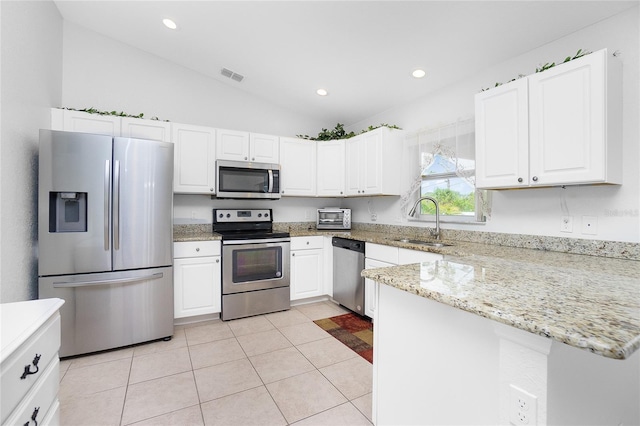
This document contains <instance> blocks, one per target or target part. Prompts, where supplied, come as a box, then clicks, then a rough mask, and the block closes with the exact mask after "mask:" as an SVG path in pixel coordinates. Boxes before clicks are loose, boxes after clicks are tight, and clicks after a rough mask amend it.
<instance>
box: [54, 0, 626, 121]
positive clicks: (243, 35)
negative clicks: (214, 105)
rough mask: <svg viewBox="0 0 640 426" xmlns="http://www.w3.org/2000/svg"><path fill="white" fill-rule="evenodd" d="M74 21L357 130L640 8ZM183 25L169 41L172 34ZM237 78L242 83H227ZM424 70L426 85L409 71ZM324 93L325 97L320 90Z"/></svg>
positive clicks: (128, 5)
mask: <svg viewBox="0 0 640 426" xmlns="http://www.w3.org/2000/svg"><path fill="white" fill-rule="evenodd" d="M55 4H56V5H57V6H58V9H59V10H60V13H61V14H62V16H63V18H64V19H65V20H68V21H70V22H74V23H76V24H78V25H81V26H84V27H87V28H89V29H91V30H93V31H96V32H98V33H100V34H103V35H105V36H108V37H110V38H113V39H116V40H119V41H121V42H124V43H126V44H128V45H131V46H134V47H136V48H139V49H142V50H144V51H146V52H149V53H152V54H154V55H157V56H160V57H162V58H165V59H167V60H169V61H172V62H175V63H177V64H180V65H182V66H185V67H187V68H190V69H192V70H195V71H197V72H199V73H202V74H205V75H208V76H210V77H211V78H214V79H216V80H219V81H221V82H222V83H224V84H229V85H231V86H233V87H236V88H238V89H240V90H244V91H246V92H248V93H251V94H253V95H255V96H258V97H260V98H263V99H266V100H269V101H270V102H273V103H275V104H277V105H281V106H284V107H287V108H291V109H295V110H297V111H299V112H302V113H305V114H308V115H309V116H312V117H315V118H317V119H320V120H326V122H327V123H335V122H342V123H345V124H347V125H349V124H353V123H356V122H358V121H360V120H362V119H364V118H366V117H369V116H371V115H374V114H377V113H380V112H383V111H385V110H388V109H390V108H393V107H394V106H396V105H399V104H403V103H406V102H408V101H411V100H413V99H415V98H419V97H423V96H425V95H427V94H429V93H430V92H432V91H434V90H437V89H439V88H441V87H445V86H447V85H449V84H451V83H453V82H455V81H457V80H460V79H463V78H465V77H467V76H470V75H473V74H474V73H477V72H478V71H480V70H483V69H485V68H487V67H488V66H490V65H493V64H497V63H500V62H502V61H505V60H507V59H509V58H512V57H514V56H517V55H519V54H522V53H525V52H527V51H530V50H532V49H534V48H536V47H539V46H542V45H544V44H545V43H548V42H550V41H553V40H555V39H558V38H560V37H563V36H565V35H567V34H570V33H572V32H575V31H577V30H579V29H581V28H584V27H586V26H589V25H591V24H593V23H595V22H597V21H600V20H603V19H606V18H608V17H610V16H613V15H615V14H617V13H620V12H621V11H623V10H625V9H628V8H630V7H633V6H635V5H637V4H638V1H637V0H636V1H479V0H476V1H153V0H146V1H62V0H55ZM163 18H170V19H172V20H173V21H175V22H176V24H177V26H178V27H177V29H176V30H169V29H167V28H166V27H165V26H164V25H163V24H162V19H163ZM222 68H227V69H229V70H231V71H233V72H235V73H238V74H240V75H242V76H244V79H243V80H242V81H241V82H237V81H235V80H233V79H230V78H228V77H225V76H223V75H221V70H222ZM416 68H421V69H424V70H425V71H426V77H424V78H421V79H416V78H413V77H412V76H411V72H412V71H413V70H415V69H416ZM318 88H324V89H326V90H327V91H328V93H329V94H328V95H327V96H324V97H321V96H318V95H317V94H316V89H318Z"/></svg>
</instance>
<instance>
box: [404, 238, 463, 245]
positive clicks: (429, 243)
mask: <svg viewBox="0 0 640 426" xmlns="http://www.w3.org/2000/svg"><path fill="white" fill-rule="evenodd" d="M393 241H397V242H399V243H409V244H419V245H421V246H428V247H450V246H452V245H453V244H447V243H439V242H436V241H423V240H414V239H412V238H397V239H395V240H393Z"/></svg>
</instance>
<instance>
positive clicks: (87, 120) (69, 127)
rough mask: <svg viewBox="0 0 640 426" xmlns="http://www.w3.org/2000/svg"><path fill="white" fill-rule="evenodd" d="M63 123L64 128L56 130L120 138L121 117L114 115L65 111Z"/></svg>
mask: <svg viewBox="0 0 640 426" xmlns="http://www.w3.org/2000/svg"><path fill="white" fill-rule="evenodd" d="M62 122H63V128H62V129H54V130H65V131H67V132H82V133H95V134H99V135H109V136H120V117H115V116H112V115H100V114H89V113H86V112H80V111H70V110H63V113H62Z"/></svg>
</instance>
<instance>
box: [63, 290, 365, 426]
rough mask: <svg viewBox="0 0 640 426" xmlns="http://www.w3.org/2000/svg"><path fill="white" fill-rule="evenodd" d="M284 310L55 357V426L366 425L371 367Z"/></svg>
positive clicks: (333, 310)
mask: <svg viewBox="0 0 640 426" xmlns="http://www.w3.org/2000/svg"><path fill="white" fill-rule="evenodd" d="M345 312H346V311H345V310H344V309H342V308H341V307H339V306H338V305H336V304H334V303H332V302H329V301H325V302H318V303H314V304H308V305H301V306H297V307H293V308H291V310H289V311H285V312H277V313H273V314H267V315H260V316H256V317H251V318H243V319H239V320H234V321H228V322H223V321H220V320H216V321H209V322H206V323H197V324H192V325H187V326H176V329H175V334H174V336H173V339H172V340H171V341H168V342H164V341H160V342H153V343H148V344H144V345H138V346H134V347H129V348H125V349H121V350H116V351H111V352H105V353H101V354H96V355H88V356H84V357H79V358H72V359H67V360H63V361H61V363H60V370H61V371H60V377H61V380H60V394H59V398H60V423H61V424H62V425H129V424H136V425H229V426H234V425H260V426H264V425H289V424H295V425H332V426H333V425H371V421H370V420H371V386H372V366H371V364H369V363H368V362H367V361H366V360H364V359H363V358H361V357H360V356H359V355H357V354H356V353H355V352H353V351H351V350H350V349H348V348H347V347H346V346H344V345H343V344H342V343H340V342H338V341H337V340H335V339H334V338H333V337H331V336H329V335H328V334H327V333H326V332H325V331H324V330H322V329H321V328H320V327H318V326H317V325H315V324H314V323H313V320H316V319H321V318H328V317H331V316H334V315H340V314H342V313H345Z"/></svg>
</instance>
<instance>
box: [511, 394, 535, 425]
mask: <svg viewBox="0 0 640 426" xmlns="http://www.w3.org/2000/svg"><path fill="white" fill-rule="evenodd" d="M537 400H538V398H537V397H536V396H534V395H532V394H530V393H529V392H527V391H525V390H523V389H520V388H519V387H517V386H514V385H510V387H509V423H511V424H512V425H516V426H518V425H535V424H536V422H537V418H536V413H537Z"/></svg>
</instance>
